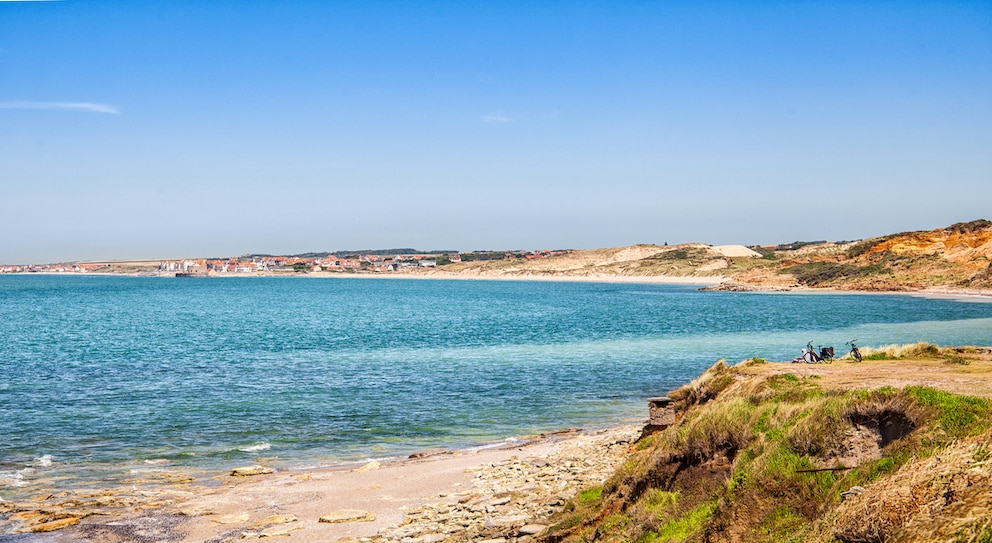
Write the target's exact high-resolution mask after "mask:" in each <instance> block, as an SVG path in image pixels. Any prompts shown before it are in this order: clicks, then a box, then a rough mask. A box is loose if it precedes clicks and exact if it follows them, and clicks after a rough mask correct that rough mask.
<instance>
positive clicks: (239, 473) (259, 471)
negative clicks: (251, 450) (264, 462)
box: [231, 464, 276, 477]
mask: <svg viewBox="0 0 992 543" xmlns="http://www.w3.org/2000/svg"><path fill="white" fill-rule="evenodd" d="M275 472H276V470H274V469H272V468H269V467H266V466H260V465H257V464H256V465H254V466H243V467H240V468H234V469H232V470H231V476H232V477H250V476H252V475H267V474H269V473H275Z"/></svg>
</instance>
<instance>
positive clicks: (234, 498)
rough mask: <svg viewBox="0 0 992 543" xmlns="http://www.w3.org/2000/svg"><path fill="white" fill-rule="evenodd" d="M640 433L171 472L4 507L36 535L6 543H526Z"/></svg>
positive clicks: (558, 436)
mask: <svg viewBox="0 0 992 543" xmlns="http://www.w3.org/2000/svg"><path fill="white" fill-rule="evenodd" d="M640 430H641V428H640V426H637V425H634V426H621V427H614V428H608V429H602V430H595V431H589V432H584V431H581V430H567V431H563V432H559V433H554V434H548V435H540V436H529V437H525V438H520V439H519V440H516V441H513V440H511V441H510V442H508V444H504V445H501V446H498V447H489V448H485V447H482V448H475V449H467V450H461V451H449V450H436V451H427V452H425V453H421V454H418V455H414V456H413V457H411V458H409V459H405V460H400V461H393V462H381V463H380V462H372V463H367V464H362V465H357V466H352V467H348V468H340V469H312V470H299V471H279V472H272V473H266V472H267V471H269V470H268V469H257V468H264V466H254V468H256V471H258V472H261V473H259V474H257V475H244V476H237V475H233V474H232V473H233V472H234V471H236V470H234V469H233V468H238V467H242V466H235V467H232V473H224V474H215V475H214V476H212V477H209V478H207V479H205V480H204V479H202V478H201V479H195V478H193V477H190V476H186V475H184V474H182V473H179V472H172V471H170V470H167V469H166V470H163V472H162V473H160V474H159V476H158V478H157V480H154V481H153V480H151V479H149V480H147V481H138V480H136V481H133V483H132V486H130V487H128V488H119V489H103V490H100V491H94V492H89V493H87V492H55V493H52V494H50V495H41V496H36V497H34V498H31V499H29V500H26V501H23V502H2V503H0V513H3V514H5V515H7V516H8V518H9V519H10V520H9V521H6V522H3V521H0V528H2V529H3V530H4V531H5V532H7V531H11V529H13V531H16V532H21V533H24V534H25V535H23V536H17V535H12V536H0V541H2V540H5V538H16V540H17V541H31V542H53V543H67V542H81V541H87V542H90V543H104V542H106V543H110V542H127V541H134V542H137V541H150V540H154V541H177V542H185V543H193V542H206V541H210V542H223V541H239V540H242V539H254V538H265V537H274V536H284V537H287V538H288V540H289V541H298V542H318V541H365V542H387V541H404V542H406V543H416V542H419V543H428V542H430V543H437V542H441V541H469V540H491V541H494V542H495V541H521V542H523V541H528V540H529V539H530V538H531V537H532V536H533V535H535V534H539V533H540V532H541V531H543V529H544V524H542V522H544V521H545V519H546V518H547V517H548V516H550V515H551V514H553V513H555V512H557V511H559V510H560V509H561V508H562V507H563V506H564V505H565V503H566V502H567V500H568V499H569V498H571V497H572V496H574V495H575V493H576V492H578V491H579V490H581V489H583V488H587V487H590V486H594V485H599V484H601V483H602V482H603V481H604V480H605V479H606V478H608V477H609V476H610V475H611V474H612V473H613V471H614V470H615V469H616V467H617V466H618V465H619V463H620V462H621V461H622V459H623V458H624V456H625V455H626V454H627V452H628V451H629V449H630V445H631V443H632V442H633V440H634V439H636V437H637V436H638V435H639V433H640ZM243 467H245V468H247V467H252V466H243ZM163 480H164V481H166V482H167V484H163ZM2 524H7V525H8V526H6V527H3V526H2ZM48 530H52V531H50V532H48ZM22 538H24V539H22Z"/></svg>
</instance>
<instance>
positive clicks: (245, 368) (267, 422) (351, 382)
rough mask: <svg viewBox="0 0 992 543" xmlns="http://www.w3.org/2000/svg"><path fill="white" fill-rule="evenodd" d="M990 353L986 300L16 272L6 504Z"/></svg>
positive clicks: (7, 304)
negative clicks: (844, 367) (750, 374)
mask: <svg viewBox="0 0 992 543" xmlns="http://www.w3.org/2000/svg"><path fill="white" fill-rule="evenodd" d="M850 340H858V344H859V345H861V346H881V345H888V344H901V343H913V342H916V341H927V342H931V343H936V344H938V345H968V344H971V345H976V344H977V345H992V303H988V302H987V301H982V300H981V299H977V298H976V299H972V300H968V299H964V298H959V299H949V298H926V297H919V296H908V295H893V294H878V295H875V294H843V293H735V292H707V291H700V290H699V286H698V285H661V284H633V283H619V284H613V283H579V282H543V281H542V282H535V281H459V280H403V279H396V278H378V277H340V278H324V279H316V278H306V277H252V278H246V277H237V278H171V277H123V276H82V275H61V276H60V275H6V276H0V499H7V500H12V499H20V498H23V497H25V496H28V495H32V494H36V493H38V492H39V491H49V490H54V489H59V488H74V487H87V486H101V485H103V486H107V485H113V484H116V483H118V482H120V481H124V480H126V479H127V478H128V477H133V476H134V474H135V473H141V472H142V470H149V469H159V468H160V467H161V466H163V465H165V466H169V467H170V468H172V469H183V470H188V471H190V472H195V473H210V472H222V471H223V470H229V469H231V468H232V467H237V466H242V465H250V464H254V463H264V464H266V465H270V466H273V467H276V468H278V469H303V468H311V467H324V466H336V465H341V464H346V463H353V462H365V461H369V460H373V459H388V458H398V457H403V456H405V455H409V454H411V453H414V452H417V451H423V450H427V449H434V448H449V449H456V448H472V447H487V446H492V445H494V444H499V443H505V442H507V441H508V440H509V441H510V442H512V441H513V440H515V439H524V438H523V437H521V436H526V435H533V434H538V433H542V432H553V431H556V430H561V429H565V428H572V427H581V428H586V429H593V428H600V427H607V426H612V425H617V424H626V423H637V422H641V421H644V420H645V419H646V418H647V403H646V399H647V398H648V397H652V396H658V395H664V394H666V393H667V392H669V391H671V390H673V389H675V388H677V387H678V386H680V385H683V384H685V383H687V382H688V381H690V380H691V379H693V378H694V377H695V376H697V375H698V374H699V373H700V372H702V371H703V370H704V369H706V368H707V367H708V366H710V365H712V364H713V363H714V362H715V361H717V360H719V359H725V360H727V361H729V362H739V361H741V360H745V359H748V358H752V357H762V358H765V359H768V360H773V361H775V360H777V361H786V360H791V359H793V358H794V357H796V356H798V355H799V354H800V349H801V348H802V347H804V346H805V345H806V344H807V342H812V343H813V344H814V345H824V346H827V345H830V346H834V347H835V348H836V350H837V353H838V355H840V354H843V353H845V352H846V349H847V348H846V346H845V342H847V341H850Z"/></svg>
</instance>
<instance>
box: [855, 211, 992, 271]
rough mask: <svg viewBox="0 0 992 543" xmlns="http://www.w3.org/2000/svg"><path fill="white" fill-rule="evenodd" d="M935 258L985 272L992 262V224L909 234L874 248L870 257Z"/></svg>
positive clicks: (978, 223) (889, 239)
mask: <svg viewBox="0 0 992 543" xmlns="http://www.w3.org/2000/svg"><path fill="white" fill-rule="evenodd" d="M885 253H892V254H895V255H900V256H920V255H935V256H939V257H941V258H943V259H945V260H948V261H950V262H954V263H956V264H959V265H961V266H964V267H967V268H971V269H974V270H976V271H978V270H984V269H985V268H986V267H987V266H988V263H989V261H990V260H992V223H989V222H988V221H972V222H970V223H960V224H956V225H952V226H949V227H947V228H943V229H940V230H931V231H928V232H906V233H902V234H895V235H893V236H891V237H887V238H884V239H882V240H881V241H879V242H878V243H876V244H874V245H872V247H871V248H870V249H869V250H868V255H869V256H872V255H884V254H885Z"/></svg>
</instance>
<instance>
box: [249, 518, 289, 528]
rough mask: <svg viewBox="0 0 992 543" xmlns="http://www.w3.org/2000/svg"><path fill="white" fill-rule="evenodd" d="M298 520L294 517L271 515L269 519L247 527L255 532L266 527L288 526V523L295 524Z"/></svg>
mask: <svg viewBox="0 0 992 543" xmlns="http://www.w3.org/2000/svg"><path fill="white" fill-rule="evenodd" d="M297 520H298V519H297V518H296V515H272V516H271V517H266V518H264V519H262V520H260V521H258V522H256V523H255V524H252V525H251V526H249V527H248V529H250V530H257V529H259V528H265V527H266V526H272V525H273V524H289V523H290V522H296V521H297Z"/></svg>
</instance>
